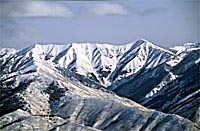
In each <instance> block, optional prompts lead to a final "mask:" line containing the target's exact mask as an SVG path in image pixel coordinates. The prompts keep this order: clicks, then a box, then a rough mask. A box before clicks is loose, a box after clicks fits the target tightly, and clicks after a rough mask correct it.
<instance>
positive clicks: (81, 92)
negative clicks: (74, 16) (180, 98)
mask: <svg viewBox="0 0 200 131" xmlns="http://www.w3.org/2000/svg"><path fill="white" fill-rule="evenodd" d="M6 52H7V51H6ZM6 52H5V54H4V55H2V56H1V57H0V61H1V76H0V83H1V95H0V129H1V130H14V129H19V128H20V129H21V130H65V129H69V130H72V131H73V130H108V131H112V130H113V131H115V130H121V131H123V130H125V131H127V130H134V131H143V130H147V131H148V130H163V131H165V130H183V131H191V130H193V131H198V130H199V129H198V127H197V126H196V125H195V124H194V123H192V122H190V121H189V120H187V119H185V118H183V117H180V116H177V115H169V114H164V113H161V112H158V111H154V110H150V109H147V108H145V107H143V106H141V105H139V104H137V103H135V102H133V101H130V100H128V99H126V98H122V97H119V96H117V95H115V94H114V93H109V92H107V91H106V90H104V88H103V87H100V88H98V89H95V88H91V87H87V86H84V85H83V84H81V83H80V82H77V81H74V79H73V78H72V79H71V77H73V76H64V75H62V74H61V73H60V71H59V70H58V69H57V68H56V66H57V65H56V64H55V63H54V62H52V61H48V60H45V59H43V58H42V57H37V56H36V55H37V54H36V53H35V52H33V51H32V47H30V48H26V49H24V50H21V51H16V53H15V52H11V53H10V52H7V53H6ZM76 80H77V79H76Z"/></svg>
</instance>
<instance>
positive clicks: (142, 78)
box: [110, 50, 200, 126]
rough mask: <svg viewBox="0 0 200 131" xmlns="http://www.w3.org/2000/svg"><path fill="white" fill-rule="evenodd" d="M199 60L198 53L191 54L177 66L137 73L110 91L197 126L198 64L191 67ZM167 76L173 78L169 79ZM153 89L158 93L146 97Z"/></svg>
mask: <svg viewBox="0 0 200 131" xmlns="http://www.w3.org/2000/svg"><path fill="white" fill-rule="evenodd" d="M199 58H200V50H197V51H192V52H190V53H188V54H187V56H186V57H185V58H184V59H183V60H182V61H181V62H180V63H179V64H178V65H176V66H174V67H171V66H170V65H168V64H167V63H164V64H162V65H160V66H158V67H156V68H155V69H153V70H151V71H149V72H145V73H143V74H142V72H141V75H137V76H136V77H135V78H134V79H133V80H129V81H128V82H126V83H124V84H123V85H120V86H118V87H116V89H115V90H113V91H114V92H115V93H117V94H118V95H120V96H125V97H128V98H130V99H132V100H134V101H136V102H138V103H140V104H142V105H144V106H145V107H148V108H151V109H155V110H158V111H162V112H164V113H170V114H178V115H181V116H183V117H185V118H188V119H190V120H192V121H193V122H195V123H196V124H198V125H199V126H200V118H199V109H200V97H199V96H200V81H199V80H200V63H199V62H197V63H195V61H197V60H198V59H199ZM170 74H173V75H175V76H176V78H174V79H171V78H172V77H173V76H170ZM163 83H165V84H163ZM110 88H112V87H110ZM156 88H157V89H159V90H158V91H155V90H154V92H152V95H151V96H150V97H146V95H147V94H148V93H149V92H151V91H152V90H153V89H156Z"/></svg>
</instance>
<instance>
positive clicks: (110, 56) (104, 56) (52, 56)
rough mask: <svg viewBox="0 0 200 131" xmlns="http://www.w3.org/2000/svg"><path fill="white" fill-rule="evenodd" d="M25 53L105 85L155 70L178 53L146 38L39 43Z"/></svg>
mask: <svg viewBox="0 0 200 131" xmlns="http://www.w3.org/2000/svg"><path fill="white" fill-rule="evenodd" d="M23 52H26V53H27V55H30V56H32V57H33V58H34V59H35V60H38V59H43V60H46V61H51V62H53V63H55V64H57V65H59V66H60V67H61V68H65V69H68V70H71V71H73V72H76V73H78V74H81V75H84V76H88V77H90V78H91V79H93V80H95V81H97V82H99V83H100V84H102V85H104V86H108V85H111V83H113V82H114V81H118V80H121V79H122V78H124V77H129V76H130V77H134V76H133V74H137V73H138V72H140V71H141V70H144V69H146V70H150V69H153V68H155V67H156V66H158V65H160V64H162V63H164V62H165V61H167V60H168V59H170V58H171V57H172V56H174V53H173V52H171V51H169V50H167V49H164V48H161V47H159V46H156V45H154V44H152V43H150V42H149V41H147V40H144V39H141V40H137V41H135V42H133V43H129V44H127V45H122V46H113V45H108V44H96V43H72V44H68V45H53V44H50V45H40V44H35V45H34V46H32V47H29V48H27V49H26V50H24V51H23ZM120 83H121V84H122V83H123V81H120Z"/></svg>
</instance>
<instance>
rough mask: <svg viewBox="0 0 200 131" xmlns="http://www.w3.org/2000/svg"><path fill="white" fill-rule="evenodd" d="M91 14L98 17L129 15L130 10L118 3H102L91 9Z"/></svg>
mask: <svg viewBox="0 0 200 131" xmlns="http://www.w3.org/2000/svg"><path fill="white" fill-rule="evenodd" d="M90 13H93V14H96V15H101V16H103V15H128V14H129V12H128V10H127V9H126V8H125V7H124V6H123V5H121V4H117V3H101V4H97V5H95V6H94V7H92V8H91V9H90Z"/></svg>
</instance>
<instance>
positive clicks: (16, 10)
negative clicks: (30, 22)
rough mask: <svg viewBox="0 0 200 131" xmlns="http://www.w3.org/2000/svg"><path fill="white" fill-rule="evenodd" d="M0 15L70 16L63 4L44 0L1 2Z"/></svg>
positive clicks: (70, 12)
mask: <svg viewBox="0 0 200 131" xmlns="http://www.w3.org/2000/svg"><path fill="white" fill-rule="evenodd" d="M0 16H1V17H71V16H73V12H72V11H71V10H70V9H69V8H67V7H66V6H65V5H64V4H61V3H54V2H45V1H23V2H2V3H1V12H0Z"/></svg>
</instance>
